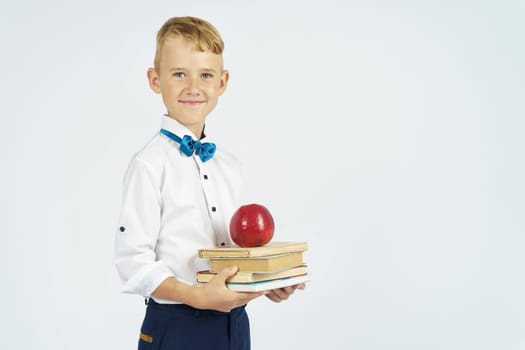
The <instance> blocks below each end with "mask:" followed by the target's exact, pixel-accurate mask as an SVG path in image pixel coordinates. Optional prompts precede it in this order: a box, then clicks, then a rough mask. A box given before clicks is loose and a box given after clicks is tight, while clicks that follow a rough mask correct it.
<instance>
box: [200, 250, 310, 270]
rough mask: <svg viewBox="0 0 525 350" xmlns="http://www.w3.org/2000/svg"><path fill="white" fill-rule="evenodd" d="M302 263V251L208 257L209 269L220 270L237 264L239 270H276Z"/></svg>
mask: <svg viewBox="0 0 525 350" xmlns="http://www.w3.org/2000/svg"><path fill="white" fill-rule="evenodd" d="M302 264H303V253H302V252H294V253H289V254H279V255H268V256H261V257H255V258H212V259H210V271H211V272H220V271H221V270H222V269H224V268H225V267H231V266H237V267H238V268H239V272H278V271H282V270H286V269H289V268H291V267H295V266H299V265H302Z"/></svg>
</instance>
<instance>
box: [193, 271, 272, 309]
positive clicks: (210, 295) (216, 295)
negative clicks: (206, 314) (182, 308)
mask: <svg viewBox="0 0 525 350" xmlns="http://www.w3.org/2000/svg"><path fill="white" fill-rule="evenodd" d="M236 273H237V267H236V266H233V267H230V268H226V269H223V270H222V271H221V272H219V273H218V274H217V276H215V277H214V278H212V279H211V280H210V281H209V282H208V283H206V284H205V285H203V286H200V287H197V288H196V289H195V293H196V296H195V298H196V299H195V301H196V302H195V306H196V307H198V308H199V309H212V310H218V311H222V312H229V311H231V310H232V309H234V308H236V307H239V306H243V305H246V304H247V303H248V302H250V301H252V300H253V299H255V298H257V297H260V296H261V295H264V294H266V293H267V292H234V291H231V290H230V289H228V287H226V280H227V279H228V278H230V277H231V276H233V275H235V274H236Z"/></svg>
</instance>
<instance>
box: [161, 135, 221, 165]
mask: <svg viewBox="0 0 525 350" xmlns="http://www.w3.org/2000/svg"><path fill="white" fill-rule="evenodd" d="M160 132H161V133H162V134H163V135H166V136H167V137H169V138H170V139H172V140H173V141H175V142H177V143H179V144H180V150H181V152H182V153H184V154H185V155H187V156H188V157H191V156H192V155H193V153H195V154H197V155H198V156H199V157H200V159H201V160H202V161H203V162H206V161H208V160H210V159H211V158H212V157H213V155H214V154H215V150H216V149H217V147H216V146H215V144H214V143H211V142H200V141H195V140H193V139H192V138H191V136H189V135H184V137H183V138H182V139H181V138H180V137H178V136H177V135H175V134H174V133H172V132H170V131H168V130H166V129H160Z"/></svg>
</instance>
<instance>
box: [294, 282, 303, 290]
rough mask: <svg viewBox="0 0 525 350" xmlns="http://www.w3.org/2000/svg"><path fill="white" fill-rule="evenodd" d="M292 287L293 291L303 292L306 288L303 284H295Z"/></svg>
mask: <svg viewBox="0 0 525 350" xmlns="http://www.w3.org/2000/svg"><path fill="white" fill-rule="evenodd" d="M294 287H295V289H300V290H303V289H305V288H306V284H304V283H301V284H296V285H295V286H294Z"/></svg>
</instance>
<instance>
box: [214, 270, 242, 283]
mask: <svg viewBox="0 0 525 350" xmlns="http://www.w3.org/2000/svg"><path fill="white" fill-rule="evenodd" d="M236 273H237V266H231V267H226V268H224V269H222V270H221V272H219V273H218V274H217V276H215V278H218V279H220V280H221V281H226V280H227V279H228V278H230V277H231V276H233V275H235V274H236Z"/></svg>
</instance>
